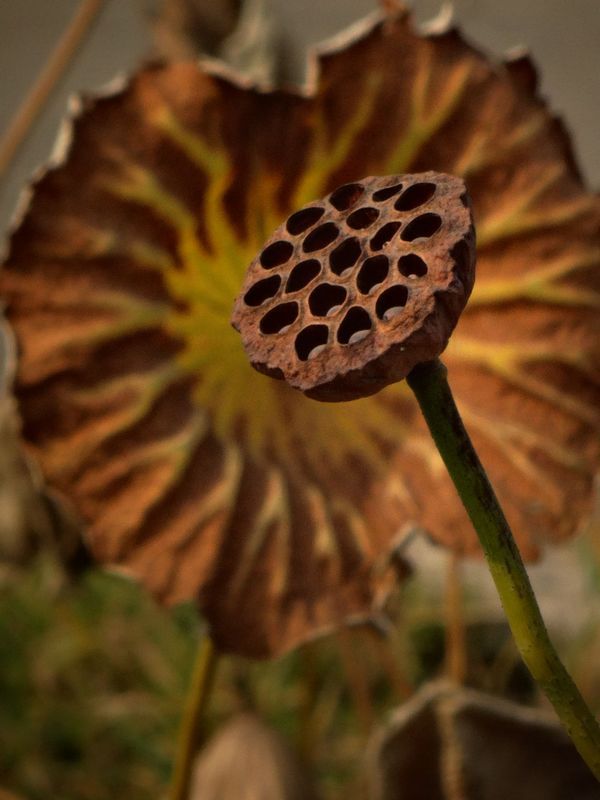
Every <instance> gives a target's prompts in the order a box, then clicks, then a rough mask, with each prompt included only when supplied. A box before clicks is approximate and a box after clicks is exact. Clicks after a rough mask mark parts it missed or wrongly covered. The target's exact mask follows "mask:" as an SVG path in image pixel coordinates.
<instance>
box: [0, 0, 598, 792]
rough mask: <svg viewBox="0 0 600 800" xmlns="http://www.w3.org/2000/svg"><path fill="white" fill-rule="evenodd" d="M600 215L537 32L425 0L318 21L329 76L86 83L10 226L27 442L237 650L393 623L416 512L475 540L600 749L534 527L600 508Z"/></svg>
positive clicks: (457, 536)
mask: <svg viewBox="0 0 600 800" xmlns="http://www.w3.org/2000/svg"><path fill="white" fill-rule="evenodd" d="M365 176H371V177H369V178H365ZM373 176H379V177H373ZM452 176H457V177H452ZM465 185H466V187H467V188H468V194H469V196H470V198H471V199H470V200H468V199H467V194H466V192H465ZM320 198H321V199H320ZM367 200H368V202H367ZM471 208H472V212H473V215H474V220H475V226H476V230H477V280H476V282H475V283H474V270H475V266H474V265H475V249H474V245H475V238H474V232H473V226H472V221H471V216H470V214H471ZM282 220H284V222H282ZM599 221H600V200H599V198H598V197H597V196H596V195H593V194H592V193H590V192H588V191H587V190H586V189H585V187H584V186H583V183H582V180H581V177H580V175H579V173H578V170H577V167H576V165H575V160H574V157H573V154H572V151H571V147H570V144H569V140H568V137H567V135H566V133H565V130H564V128H563V126H562V124H561V122H560V121H559V120H558V119H557V118H556V117H555V116H554V115H553V114H552V113H551V112H550V111H549V110H548V109H547V107H546V105H545V104H544V102H543V101H542V100H541V99H540V97H539V95H538V93H537V85H536V75H535V70H534V68H533V66H532V64H531V62H530V61H529V59H528V58H527V57H524V56H519V57H516V58H514V59H512V60H508V61H506V62H504V63H502V64H493V63H491V62H490V60H489V59H488V58H487V57H486V56H485V55H484V54H482V53H481V52H480V51H478V50H477V49H476V48H474V47H473V46H471V45H470V44H468V43H467V42H465V40H464V39H463V38H462V36H461V35H460V33H459V32H458V31H457V30H456V29H454V28H453V27H440V26H432V27H430V28H429V29H428V30H422V31H416V30H415V29H414V28H413V26H412V23H411V20H410V17H409V15H408V13H407V12H406V11H405V10H404V9H402V8H398V7H396V6H394V7H393V8H392V9H389V10H388V11H387V12H386V13H384V14H377V15H374V16H373V17H371V18H370V19H369V20H367V21H365V22H364V23H363V24H361V25H359V26H357V27H356V28H354V29H353V30H352V31H351V32H349V33H347V34H344V35H342V36H340V37H338V38H337V39H336V40H335V41H333V42H332V43H331V44H329V45H328V46H327V47H324V48H322V49H321V50H320V52H319V55H318V59H317V61H316V62H315V64H313V69H312V72H311V77H310V80H309V85H308V86H307V88H306V90H305V91H297V92H294V91H282V90H272V89H267V88H265V87H255V86H252V85H250V84H249V83H248V81H246V80H244V79H243V77H240V76H236V75H234V74H232V73H231V71H230V70H228V69H227V68H225V67H224V66H222V65H219V64H217V63H215V62H210V63H209V62H207V63H201V64H198V63H196V62H193V63H192V62H190V63H176V64H167V65H155V64H154V65H151V66H147V67H143V68H141V69H140V70H139V71H138V72H137V73H136V74H135V75H133V76H132V77H131V78H130V79H129V80H127V81H125V82H122V83H119V84H118V85H115V86H113V87H112V88H111V90H110V91H107V92H105V93H104V94H103V95H101V96H99V97H97V98H92V97H84V98H82V99H81V100H80V101H79V102H78V104H77V107H76V108H75V109H74V113H73V116H72V119H71V121H70V123H69V127H68V129H65V131H63V135H62V136H61V138H60V140H59V143H58V146H57V150H56V153H55V158H54V160H53V162H52V164H51V165H50V166H49V167H48V168H47V169H46V170H45V171H44V172H43V173H42V174H40V175H39V176H38V177H37V178H36V180H35V181H34V183H33V186H32V189H31V191H30V196H29V200H28V203H27V205H26V206H24V208H23V211H22V213H21V216H20V219H19V221H18V223H17V225H16V227H15V229H14V231H13V232H12V235H11V237H10V242H9V248H8V253H7V256H6V259H5V262H4V265H3V268H2V271H1V273H0V292H1V294H2V297H3V298H4V300H5V303H6V313H7V316H8V319H9V322H10V323H11V325H12V327H13V329H14V331H15V334H16V337H17V341H18V345H19V351H20V352H19V360H18V368H17V374H16V379H15V387H14V388H15V393H16V396H17V399H18V402H19V408H20V413H21V417H22V421H23V438H24V441H25V444H26V447H27V448H28V451H29V453H30V454H31V455H32V456H33V458H34V459H35V461H36V462H37V463H38V464H39V465H40V467H41V469H42V471H43V474H44V476H45V478H46V480H47V481H48V484H49V485H50V486H51V487H52V488H53V489H54V490H55V491H56V492H57V493H58V494H59V495H60V496H62V497H63V498H64V500H65V502H66V503H68V504H69V505H70V507H71V508H72V509H73V511H74V513H75V514H76V515H77V516H78V518H80V519H81V521H82V522H83V523H84V524H85V526H86V530H87V531H88V536H89V542H90V547H91V549H92V552H93V553H94V555H95V557H96V558H97V559H98V560H99V561H101V562H103V563H106V564H108V565H110V566H111V567H114V568H118V569H119V570H121V571H124V572H126V573H128V574H130V575H132V576H134V577H136V578H137V579H138V580H140V581H141V582H143V583H144V584H145V585H146V586H147V587H148V589H149V590H150V591H151V592H152V594H153V595H154V596H155V597H156V598H157V599H158V600H159V601H160V602H164V603H169V604H173V603H177V602H180V601H182V600H190V599H192V600H194V601H195V602H196V603H197V604H198V607H199V608H200V610H201V612H202V614H203V615H204V617H205V618H206V620H207V622H208V625H209V628H210V634H211V640H212V642H214V648H215V649H216V651H218V652H221V653H237V654H241V655H245V656H250V657H261V658H265V657H271V656H274V655H277V654H280V653H283V652H285V651H287V650H289V649H290V648H293V647H295V646H297V645H299V644H300V643H302V642H305V641H307V640H310V639H312V638H314V637H316V636H318V635H321V634H323V633H324V632H326V631H328V630H331V629H334V628H336V627H338V626H340V625H343V624H345V623H348V622H350V621H352V622H358V621H369V620H371V621H373V620H379V619H382V618H383V617H384V615H385V599H386V597H387V595H388V593H389V591H390V588H391V587H392V586H393V585H394V584H395V582H396V580H397V576H396V571H395V569H394V561H395V557H396V555H397V553H398V551H399V548H400V547H401V544H402V542H403V540H404V539H405V537H406V535H407V533H408V531H410V530H411V529H413V528H415V527H420V528H423V529H425V530H426V531H427V532H428V534H429V535H430V536H431V537H432V538H433V539H434V540H435V541H437V542H439V543H440V544H442V545H444V546H446V547H448V548H450V549H452V550H453V551H454V552H456V553H457V554H459V555H461V556H462V555H470V554H475V553H478V552H480V548H481V547H482V548H483V550H484V552H485V555H486V557H487V558H488V562H489V564H490V569H491V571H492V574H493V576H494V579H495V581H496V584H497V586H498V588H499V591H500V595H501V597H502V600H503V603H504V607H505V610H506V613H507V616H508V618H509V620H510V623H511V627H512V629H513V632H514V634H515V639H516V642H517V644H518V646H519V649H520V651H521V653H522V654H523V657H524V660H525V662H526V663H527V665H528V666H529V668H530V669H531V671H532V673H533V675H534V677H535V678H536V680H538V681H539V682H540V685H541V686H542V688H543V689H544V691H546V693H547V695H548V696H549V697H550V699H551V700H552V702H553V703H554V705H555V707H556V708H557V711H558V713H559V716H561V717H562V718H563V720H564V721H565V723H566V725H567V728H568V730H569V732H570V734H571V735H572V737H573V739H574V741H575V742H576V744H577V747H578V748H579V750H580V752H581V754H582V755H583V756H584V758H585V759H586V761H587V763H588V764H589V765H590V767H591V768H592V769H593V771H594V772H595V773H596V775H598V774H599V773H600V762H599V752H600V741H599V734H598V728H597V724H596V722H595V720H594V719H593V716H592V714H591V712H589V710H588V709H587V707H586V706H585V703H584V702H583V700H582V699H581V696H580V695H579V694H578V692H577V690H576V688H575V687H574V685H573V683H572V681H571V680H570V678H569V676H568V674H567V673H566V671H565V670H564V668H563V667H562V665H561V663H560V661H559V660H558V657H557V656H556V653H555V652H554V649H553V648H552V646H551V644H550V642H549V639H548V637H547V634H546V633H545V628H544V626H543V622H542V620H541V617H540V615H539V611H538V609H537V605H536V603H535V598H534V597H533V594H532V592H531V588H530V586H529V582H528V580H527V576H526V573H525V571H524V568H523V565H522V562H521V558H520V555H519V550H520V551H521V553H522V554H523V556H524V558H525V559H526V560H527V559H534V558H536V557H538V555H539V554H540V551H541V548H542V547H543V546H544V544H545V543H546V542H551V541H560V540H563V539H565V538H567V537H569V536H571V535H573V534H574V533H575V532H577V531H578V530H579V529H580V527H581V526H582V524H583V523H584V522H585V520H586V519H587V518H588V517H589V515H590V512H591V508H592V486H593V479H594V473H595V470H596V467H597V462H598V428H599V412H598V409H599V408H600V404H599V403H598V381H597V376H598V366H599V358H598V355H599V350H598V335H597V334H598V307H599V305H600V292H599V286H598V274H599V270H598V266H599V261H600V234H599V231H600V225H599ZM278 226H280V227H278ZM273 231H276V234H275V235H274V238H271V239H268V237H270V236H271V235H272V232H273ZM257 254H258V255H257ZM249 264H250V265H251V267H250V272H249V273H248V275H249V277H248V278H246V283H244V284H243V289H242V292H241V294H240V295H239V299H238V301H237V304H236V307H235V312H234V318H233V319H234V323H235V325H236V326H237V327H238V328H239V329H240V331H241V333H242V337H243V339H244V344H245V345H246V349H247V351H248V354H249V356H250V358H251V360H252V361H253V363H254V364H255V366H257V367H259V369H260V371H261V372H267V373H268V374H269V375H271V376H274V377H276V378H281V377H284V378H285V381H282V380H272V379H271V378H270V377H266V376H265V375H264V374H259V372H258V371H256V370H253V369H252V368H251V366H250V364H249V363H248V358H247V356H246V353H245V352H244V348H243V346H242V343H241V341H240V337H239V336H238V334H237V332H236V331H235V330H234V329H233V328H232V327H231V325H230V316H231V309H232V305H233V302H234V298H235V296H236V294H238V292H239V291H240V286H242V282H243V280H244V274H245V272H246V269H247V267H248V265H249ZM469 296H470V299H469ZM467 299H469V302H468V304H467V305H466V308H465V309H464V312H463V307H464V306H465V303H466V302H467ZM350 305H351V306H352V307H350ZM461 312H463V313H462V314H461ZM459 314H461V317H460V321H458V316H459ZM455 325H456V330H455V331H454V332H453V333H452V337H451V338H449V337H450V333H451V332H452V329H453V328H454V326H455ZM442 351H445V353H444V362H445V364H446V365H447V368H448V371H449V374H450V377H451V381H452V385H453V394H454V397H455V398H456V404H455V402H454V399H453V397H452V395H451V394H450V390H449V387H448V383H447V381H446V369H445V367H443V366H442V365H441V363H440V362H439V361H438V360H437V357H438V355H439V354H440V353H441V352H442ZM403 377H406V378H407V382H402V383H398V381H399V380H400V379H401V378H403ZM289 384H291V385H289ZM407 384H408V385H407ZM408 387H410V389H412V393H411V391H410V390H409V388H408ZM297 389H300V390H302V391H297ZM303 392H304V393H306V394H308V395H309V397H306V396H305V394H303ZM311 398H318V399H321V400H335V401H337V402H333V403H330V402H328V403H323V402H316V401H315V399H311ZM457 407H458V409H460V416H459V413H458V410H457ZM419 409H420V410H421V411H422V412H423V414H421V413H420V410H419ZM461 417H462V418H463V419H464V420H465V422H466V424H467V425H468V427H469V428H470V430H471V432H472V437H473V442H474V447H473V446H472V445H471V440H470V438H469V437H468V435H467V434H466V432H465V429H464V427H463V424H462V421H461ZM424 420H426V423H425V421H424ZM427 427H429V429H430V430H431V434H432V437H430V435H429V432H428V429H427ZM434 442H435V444H434ZM475 451H477V452H478V453H480V454H481V458H482V461H483V462H484V463H485V467H486V470H487V473H488V474H489V476H490V480H491V485H493V486H494V487H495V490H496V492H497V496H498V500H496V494H495V493H494V491H493V490H492V489H491V485H490V482H489V481H488V479H487V477H486V474H485V472H484V471H483V468H482V467H481V464H480V461H479V458H478V456H477V455H476V452H475ZM444 464H445V465H446V467H447V469H448V472H449V473H450V475H451V479H450V478H449V477H448V473H447V472H446V469H444ZM452 482H454V484H455V486H456V488H457V489H458V494H459V495H460V497H461V499H462V501H463V503H464V506H465V508H466V511H465V508H463V506H462V505H461V502H460V501H459V499H458V496H457V493H456V491H455V488H454V486H453V485H452ZM501 507H502V508H503V509H504V511H502V510H501ZM469 518H470V519H471V521H472V523H473V525H471V524H470V522H469ZM474 529H475V530H476V531H477V535H476V534H475V532H474ZM511 529H512V531H514V539H513V537H512V534H511ZM478 537H479V538H478ZM515 542H516V543H515ZM517 546H518V549H517ZM211 647H212V645H210V646H207V649H206V650H205V651H204V655H203V659H204V660H203V661H202V662H201V668H200V670H199V672H198V676H197V685H198V687H199V692H198V693H197V697H198V696H199V697H200V698H201V700H202V698H203V699H205V698H206V689H207V687H208V685H209V680H208V679H209V677H210V672H211V670H212V668H213V667H214V652H213V651H212V650H211ZM202 702H203V700H202ZM201 704H202V703H201ZM196 711H197V708H196V709H195V711H194V710H192V718H191V721H190V723H189V726H188V728H187V734H186V741H187V743H188V745H190V742H191V741H192V740H193V738H194V735H195V734H194V733H193V731H194V729H195V725H196V719H195V713H196ZM183 749H185V744H184V748H183ZM190 757H191V756H190V753H188V755H187V756H186V757H185V759H184V761H185V763H184V765H183V767H182V770H183V773H182V774H183V777H182V778H181V779H180V786H181V787H182V788H180V789H177V790H176V792H178V794H177V793H174V794H173V797H175V796H177V797H183V796H185V794H184V792H185V786H186V784H187V782H188V779H189V759H190Z"/></svg>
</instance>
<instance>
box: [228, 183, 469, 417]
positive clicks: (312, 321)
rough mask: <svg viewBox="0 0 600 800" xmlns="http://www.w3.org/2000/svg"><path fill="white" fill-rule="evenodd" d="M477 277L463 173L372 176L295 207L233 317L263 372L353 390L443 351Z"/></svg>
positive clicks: (377, 384)
mask: <svg viewBox="0 0 600 800" xmlns="http://www.w3.org/2000/svg"><path fill="white" fill-rule="evenodd" d="M474 278H475V232H474V227H473V220H472V215H471V210H470V202H469V199H468V196H467V192H466V189H465V185H464V183H463V181H462V180H461V179H460V178H456V177H453V176H450V175H444V174H441V173H436V172H425V173H421V174H416V175H392V176H386V177H369V178H364V179H362V180H359V181H356V182H354V183H348V184H345V185H343V186H340V187H338V188H337V189H335V191H333V192H332V193H331V194H329V195H328V196H327V197H326V198H325V199H323V200H318V201H316V202H314V203H311V204H309V205H307V206H304V207H303V208H301V209H300V210H298V211H296V212H295V213H293V214H292V215H291V216H290V217H288V219H287V220H286V221H285V222H284V223H283V225H281V226H280V227H279V228H278V229H277V230H276V231H275V233H274V234H273V235H272V236H271V237H270V239H269V240H268V241H267V242H266V244H265V246H264V247H263V249H262V250H261V252H260V253H259V254H258V256H257V257H256V258H255V259H254V261H253V262H252V263H251V265H250V267H249V269H248V273H247V276H246V280H245V282H244V285H243V288H242V291H241V293H240V295H239V296H238V298H237V299H236V302H235V306H234V311H233V316H232V324H233V325H234V327H235V328H236V329H237V330H238V331H239V332H240V333H241V335H242V341H243V344H244V347H245V349H246V352H247V354H248V357H249V359H250V362H251V363H252V365H253V366H254V367H255V368H256V369H257V370H259V371H260V372H264V373H265V374H267V375H270V376H272V377H275V378H281V379H284V380H286V381H287V382H288V383H289V384H290V385H291V386H293V387H295V388H297V389H300V390H301V391H303V392H304V393H305V394H307V395H308V396H309V397H313V398H315V399H318V400H326V401H341V400H353V399H355V398H358V397H365V396H368V395H371V394H374V393H375V392H377V391H379V390H380V389H383V388H384V387H385V386H387V385H388V384H390V383H394V382H396V381H399V380H401V379H402V378H404V377H406V375H407V374H408V373H409V372H410V371H411V369H412V368H413V367H414V366H415V365H416V364H419V363H421V362H423V361H429V360H431V359H433V358H436V357H437V356H438V355H439V354H440V353H441V352H442V351H443V350H444V348H445V347H446V344H447V342H448V339H449V337H450V334H451V333H452V330H453V329H454V326H455V325H456V322H457V320H458V317H459V316H460V313H461V312H462V310H463V308H464V306H465V304H466V302H467V300H468V297H469V295H470V293H471V290H472V288H473V282H474Z"/></svg>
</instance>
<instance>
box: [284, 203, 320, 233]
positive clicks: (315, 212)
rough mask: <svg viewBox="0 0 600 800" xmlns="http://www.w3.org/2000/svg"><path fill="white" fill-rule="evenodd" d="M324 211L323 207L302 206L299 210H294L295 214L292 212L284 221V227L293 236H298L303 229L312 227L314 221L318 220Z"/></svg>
mask: <svg viewBox="0 0 600 800" xmlns="http://www.w3.org/2000/svg"><path fill="white" fill-rule="evenodd" d="M324 213H325V209H324V208H319V207H318V206H311V207H310V208H302V209H300V211H296V213H295V214H292V216H291V217H290V218H289V219H288V221H287V222H286V225H285V227H286V228H287V231H288V233H291V234H292V235H293V236H298V234H300V233H304V231H307V230H308V229H309V228H312V226H313V225H314V224H315V222H318V221H319V220H320V219H321V217H322V216H323V214H324Z"/></svg>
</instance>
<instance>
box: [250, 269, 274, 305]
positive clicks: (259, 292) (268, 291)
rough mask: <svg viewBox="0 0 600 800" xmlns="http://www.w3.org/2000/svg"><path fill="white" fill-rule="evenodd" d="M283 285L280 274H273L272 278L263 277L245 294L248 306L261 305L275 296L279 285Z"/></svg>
mask: <svg viewBox="0 0 600 800" xmlns="http://www.w3.org/2000/svg"><path fill="white" fill-rule="evenodd" d="M280 286H281V278H280V276H279V275H271V277H270V278H263V280H261V281H258V282H257V283H255V284H254V286H251V287H250V288H249V289H248V291H247V292H246V294H245V295H244V303H246V305H247V306H253V307H257V306H261V305H262V304H263V303H264V302H265V300H269V299H270V298H271V297H275V295H276V294H277V291H278V289H279V287H280Z"/></svg>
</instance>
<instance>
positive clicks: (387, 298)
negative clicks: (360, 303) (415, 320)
mask: <svg viewBox="0 0 600 800" xmlns="http://www.w3.org/2000/svg"><path fill="white" fill-rule="evenodd" d="M407 300H408V289H407V288H406V286H391V287H390V288H389V289H386V290H385V292H382V293H381V294H380V295H379V297H378V298H377V303H376V304H375V311H376V313H377V316H378V317H379V319H382V320H384V322H389V320H391V319H393V318H394V317H397V316H398V314H400V313H401V312H402V310H403V309H404V306H405V305H406V301H407Z"/></svg>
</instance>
